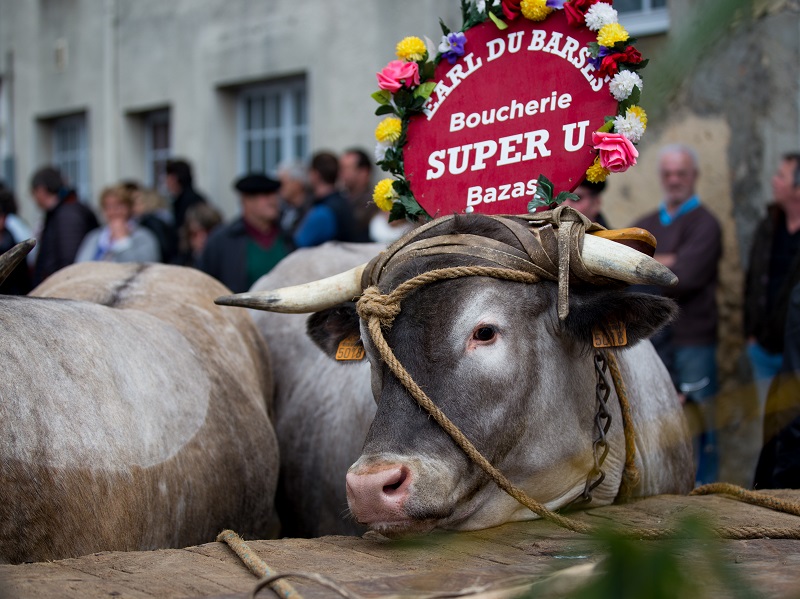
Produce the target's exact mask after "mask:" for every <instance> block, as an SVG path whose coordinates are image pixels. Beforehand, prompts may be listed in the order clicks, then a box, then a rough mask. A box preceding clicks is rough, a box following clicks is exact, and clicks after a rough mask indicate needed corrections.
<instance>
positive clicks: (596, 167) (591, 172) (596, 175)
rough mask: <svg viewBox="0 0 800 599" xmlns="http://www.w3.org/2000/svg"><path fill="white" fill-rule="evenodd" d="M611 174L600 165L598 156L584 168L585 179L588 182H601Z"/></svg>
mask: <svg viewBox="0 0 800 599" xmlns="http://www.w3.org/2000/svg"><path fill="white" fill-rule="evenodd" d="M609 174H611V173H610V171H609V170H608V169H604V168H603V167H602V166H600V158H595V159H594V162H593V163H592V166H590V167H589V168H588V169H586V180H587V181H589V183H602V182H603V181H605V180H606V177H608V175H609Z"/></svg>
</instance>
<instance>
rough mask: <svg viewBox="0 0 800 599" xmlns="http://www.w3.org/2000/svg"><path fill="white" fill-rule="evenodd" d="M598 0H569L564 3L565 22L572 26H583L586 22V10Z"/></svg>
mask: <svg viewBox="0 0 800 599" xmlns="http://www.w3.org/2000/svg"><path fill="white" fill-rule="evenodd" d="M599 1H600V0H571V2H567V3H566V4H565V5H564V14H566V15H567V23H569V24H570V25H572V26H573V27H583V26H584V25H585V24H586V11H588V10H589V8H591V7H592V6H593V5H594V4H596V3H597V2H599Z"/></svg>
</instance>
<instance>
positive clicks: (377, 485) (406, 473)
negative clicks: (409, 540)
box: [347, 464, 412, 524]
mask: <svg viewBox="0 0 800 599" xmlns="http://www.w3.org/2000/svg"><path fill="white" fill-rule="evenodd" d="M411 479H412V475H411V470H409V468H408V467H407V466H404V465H401V464H389V465H383V466H381V469H380V470H376V469H375V467H374V466H373V467H371V468H368V469H364V470H361V471H360V470H356V471H353V472H348V473H347V502H348V503H349V504H350V511H351V512H353V515H354V516H355V517H356V520H358V521H359V522H361V523H362V524H374V523H379V522H399V521H402V520H408V516H407V515H406V514H405V512H404V510H403V504H404V503H405V501H406V499H407V498H408V495H409V487H410V486H411Z"/></svg>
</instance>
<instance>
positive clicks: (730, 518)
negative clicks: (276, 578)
mask: <svg viewBox="0 0 800 599" xmlns="http://www.w3.org/2000/svg"><path fill="white" fill-rule="evenodd" d="M773 493H774V494H775V495H776V496H779V497H783V498H786V499H792V500H794V501H800V491H775V492H773ZM693 510H694V511H697V512H699V513H704V514H707V515H709V516H713V518H714V519H715V522H716V524H717V525H719V526H774V527H786V528H796V529H800V518H799V517H797V516H791V515H787V514H782V513H778V512H772V511H770V510H767V509H764V508H760V507H755V506H750V505H746V504H743V503H739V502H736V501H733V500H731V499H728V498H725V497H721V496H715V497H678V496H667V495H665V496H659V497H652V498H649V499H646V500H644V501H640V502H636V503H632V504H627V505H620V506H607V507H603V508H598V509H594V510H587V511H584V512H580V513H577V514H575V517H576V518H577V519H580V520H582V521H585V522H590V523H601V522H608V521H613V522H617V523H621V524H624V525H625V526H628V527H633V526H641V527H658V526H665V525H670V524H672V523H674V522H675V521H676V519H678V518H679V517H680V516H682V515H686V514H687V513H690V512H692V511H693ZM656 542H658V541H656ZM651 543H652V542H651ZM248 544H249V545H250V547H251V549H252V550H253V551H254V552H255V553H256V554H257V555H259V556H260V557H261V559H263V560H264V561H265V562H267V564H269V566H270V567H272V568H273V569H274V570H276V571H278V572H289V571H307V572H317V573H320V574H324V575H326V576H328V577H330V578H332V579H334V580H336V581H337V582H339V583H341V584H343V585H344V586H346V587H347V588H349V589H351V590H353V591H355V592H358V593H360V594H362V595H365V596H368V597H385V596H389V595H395V596H396V595H403V596H409V597H410V596H417V597H420V596H425V595H430V594H431V593H434V592H443V591H451V592H452V591H456V590H460V589H464V588H467V587H475V586H485V585H489V586H490V587H491V588H492V589H502V588H510V587H514V586H517V587H518V586H519V584H520V583H525V584H527V583H530V582H533V581H536V580H541V579H543V578H544V577H546V576H548V575H549V574H551V573H552V572H554V571H556V570H560V569H562V568H565V567H568V566H574V565H576V564H581V563H583V564H585V563H590V562H597V561H599V560H600V559H602V557H603V551H602V549H601V547H600V545H599V544H598V542H597V541H595V540H593V539H589V538H586V537H583V536H581V535H577V534H574V533H571V532H569V531H566V530H563V529H559V528H558V527H556V526H554V525H552V524H549V523H546V522H542V521H536V522H525V523H516V524H509V525H506V526H502V527H498V528H494V529H489V530H483V531H477V532H470V533H449V534H445V533H442V534H433V535H428V536H426V537H423V538H421V539H416V540H413V541H387V540H384V539H381V538H378V537H370V536H369V535H367V537H366V538H355V537H323V538H319V539H280V540H272V541H249V542H248ZM722 545H723V550H722V555H723V556H724V560H726V562H727V566H728V567H729V568H732V569H733V571H735V572H737V573H738V574H739V575H740V576H741V577H743V578H744V579H745V580H746V581H747V582H748V583H749V584H750V585H751V586H752V588H753V589H755V590H756V591H757V593H758V595H759V596H765V597H800V541H798V540H782V539H759V540H749V541H731V540H726V541H724V542H723V543H722ZM255 582H256V578H255V576H253V575H252V574H251V573H250V572H249V571H248V570H247V569H246V568H245V567H244V566H243V565H242V563H241V562H240V560H239V558H238V557H236V556H235V555H234V554H233V552H232V551H231V550H230V548H229V547H228V546H227V545H224V544H222V543H208V544H205V545H200V546H197V547H189V548H186V549H173V550H161V551H145V552H129V553H125V552H104V553H96V554H93V555H89V556H85V557H80V558H75V559H65V560H60V561H56V562H49V563H33V564H22V565H16V566H13V565H3V566H0V591H4V592H5V595H2V596H8V597H19V598H27V597H31V598H33V597H36V598H40V597H63V598H73V597H74V598H76V599H77V598H81V599H91V598H95V597H104V598H105V597H121V598H127V597H130V598H137V599H138V598H142V599H144V598H152V597H159V598H173V597H175V598H177V597H216V598H234V597H235V598H241V597H246V596H247V594H248V593H249V591H250V590H251V589H252V587H253V585H254V584H255ZM292 582H293V584H294V585H295V586H296V588H297V589H298V590H299V591H300V592H301V593H302V594H303V595H304V596H305V597H307V598H309V599H311V598H315V597H333V596H335V595H334V593H332V592H331V591H330V590H328V589H325V588H322V587H319V586H317V585H315V584H314V583H311V582H305V581H299V580H296V581H295V580H293V581H292ZM724 594H725V595H728V594H729V593H727V592H725V593H724ZM262 596H263V597H269V596H274V595H271V593H270V592H269V591H262V593H261V594H259V597H262Z"/></svg>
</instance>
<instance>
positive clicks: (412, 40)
mask: <svg viewBox="0 0 800 599" xmlns="http://www.w3.org/2000/svg"><path fill="white" fill-rule="evenodd" d="M395 51H396V52H397V58H399V59H400V60H405V61H417V60H422V59H423V58H425V52H427V48H426V47H425V42H423V41H422V40H421V39H419V38H418V37H413V36H411V37H404V38H403V39H401V40H400V41H399V42H398V43H397V48H396V49H395Z"/></svg>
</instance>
